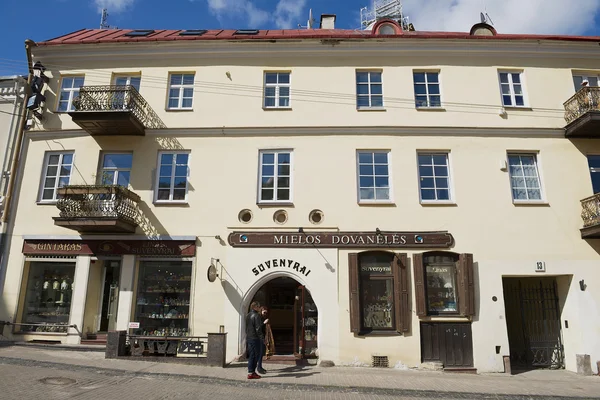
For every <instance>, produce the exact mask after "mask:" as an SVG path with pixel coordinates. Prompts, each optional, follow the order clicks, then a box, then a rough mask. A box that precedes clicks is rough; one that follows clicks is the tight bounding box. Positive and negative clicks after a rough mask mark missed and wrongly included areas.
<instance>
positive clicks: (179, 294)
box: [134, 261, 192, 336]
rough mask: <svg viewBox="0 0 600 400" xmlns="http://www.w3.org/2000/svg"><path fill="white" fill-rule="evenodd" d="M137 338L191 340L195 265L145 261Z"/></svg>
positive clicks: (137, 303) (139, 284)
mask: <svg viewBox="0 0 600 400" xmlns="http://www.w3.org/2000/svg"><path fill="white" fill-rule="evenodd" d="M139 277H140V279H139V283H138V291H137V292H138V296H137V300H136V315H135V320H136V321H138V322H139V323H140V327H139V329H136V330H135V332H134V333H135V334H136V335H144V336H188V335H189V331H188V326H189V322H188V321H189V312H190V289H191V283H192V263H191V262H189V261H144V262H142V263H141V265H140V274H139Z"/></svg>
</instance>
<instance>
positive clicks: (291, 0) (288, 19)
mask: <svg viewBox="0 0 600 400" xmlns="http://www.w3.org/2000/svg"><path fill="white" fill-rule="evenodd" d="M305 5H306V0H279V3H277V7H275V12H274V13H273V18H274V20H275V25H276V26H277V27H278V28H281V29H290V28H295V27H297V26H298V21H300V19H301V16H302V12H303V11H304V6H305Z"/></svg>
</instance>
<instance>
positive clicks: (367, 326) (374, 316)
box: [348, 251, 411, 334]
mask: <svg viewBox="0 0 600 400" xmlns="http://www.w3.org/2000/svg"><path fill="white" fill-rule="evenodd" d="M348 266H349V274H350V277H349V278H350V329H351V331H352V332H355V333H359V334H366V333H370V332H373V331H380V332H388V333H391V331H397V332H407V331H409V330H410V320H411V313H410V310H409V307H408V306H409V301H410V299H409V296H408V285H409V283H408V282H409V280H408V271H407V268H406V254H394V253H389V252H383V251H370V252H364V253H358V254H357V253H350V254H349V258H348Z"/></svg>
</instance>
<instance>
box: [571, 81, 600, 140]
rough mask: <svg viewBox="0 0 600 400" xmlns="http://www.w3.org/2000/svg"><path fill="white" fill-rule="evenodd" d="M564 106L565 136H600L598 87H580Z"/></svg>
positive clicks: (599, 96)
mask: <svg viewBox="0 0 600 400" xmlns="http://www.w3.org/2000/svg"><path fill="white" fill-rule="evenodd" d="M564 106H565V120H566V121H567V126H566V127H565V136H566V137H581V138H596V137H599V138H600V87H597V86H593V87H582V88H581V89H579V91H578V92H577V93H575V95H574V96H573V97H571V98H570V99H569V100H567V101H566V102H565V103H564Z"/></svg>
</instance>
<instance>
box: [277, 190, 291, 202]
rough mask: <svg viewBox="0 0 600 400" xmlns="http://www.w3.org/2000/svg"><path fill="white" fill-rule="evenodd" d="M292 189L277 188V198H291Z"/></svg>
mask: <svg viewBox="0 0 600 400" xmlns="http://www.w3.org/2000/svg"><path fill="white" fill-rule="evenodd" d="M289 199H290V190H289V189H277V200H289Z"/></svg>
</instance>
